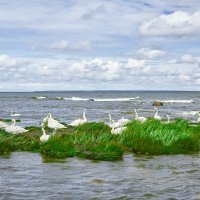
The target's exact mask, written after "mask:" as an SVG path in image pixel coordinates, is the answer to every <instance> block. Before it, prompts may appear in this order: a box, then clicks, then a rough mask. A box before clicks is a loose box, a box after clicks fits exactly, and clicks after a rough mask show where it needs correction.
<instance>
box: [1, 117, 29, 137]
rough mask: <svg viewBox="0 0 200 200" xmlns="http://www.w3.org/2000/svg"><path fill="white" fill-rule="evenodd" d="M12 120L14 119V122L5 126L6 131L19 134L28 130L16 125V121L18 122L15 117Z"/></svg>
mask: <svg viewBox="0 0 200 200" xmlns="http://www.w3.org/2000/svg"><path fill="white" fill-rule="evenodd" d="M12 121H13V124H11V125H9V126H7V127H6V128H5V131H6V132H8V133H12V134H19V133H25V132H27V131H28V130H26V129H24V128H22V127H21V126H15V123H16V120H15V119H13V120H12Z"/></svg>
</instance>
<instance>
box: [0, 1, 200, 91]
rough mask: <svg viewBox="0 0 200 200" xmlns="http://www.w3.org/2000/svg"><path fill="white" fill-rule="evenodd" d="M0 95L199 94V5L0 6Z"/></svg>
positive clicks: (58, 3)
mask: <svg viewBox="0 0 200 200" xmlns="http://www.w3.org/2000/svg"><path fill="white" fill-rule="evenodd" d="M0 10H1V12H0V91H33V90H95V89H98V90H105V89H106V90H199V88H200V87H199V86H200V55H199V52H200V20H199V19H200V3H199V0H192V1H188V0H182V1H174V0H173V1H172V0H166V1H162V0H152V1H147V0H143V1H142V0H136V1H130V0H85V1H83V0H67V1H66V0H56V1H55V0H43V1H39V0H28V1H27V0H19V1H13V0H1V2H0Z"/></svg>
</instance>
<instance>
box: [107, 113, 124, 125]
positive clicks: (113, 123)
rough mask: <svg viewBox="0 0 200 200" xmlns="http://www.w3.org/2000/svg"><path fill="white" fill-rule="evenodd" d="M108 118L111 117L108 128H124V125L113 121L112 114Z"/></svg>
mask: <svg viewBox="0 0 200 200" xmlns="http://www.w3.org/2000/svg"><path fill="white" fill-rule="evenodd" d="M108 116H109V120H110V122H109V124H108V126H109V127H110V128H112V127H113V126H114V128H118V127H121V126H123V125H122V123H120V122H119V121H117V122H115V121H114V120H113V119H112V117H111V114H108Z"/></svg>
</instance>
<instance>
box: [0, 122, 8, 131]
mask: <svg viewBox="0 0 200 200" xmlns="http://www.w3.org/2000/svg"><path fill="white" fill-rule="evenodd" d="M7 126H8V125H7V124H6V123H4V122H1V121H0V129H5V128H6V127H7Z"/></svg>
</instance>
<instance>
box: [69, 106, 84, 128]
mask: <svg viewBox="0 0 200 200" xmlns="http://www.w3.org/2000/svg"><path fill="white" fill-rule="evenodd" d="M86 112H87V110H86V109H84V110H83V118H79V119H75V120H74V121H72V122H71V123H70V124H69V125H70V126H79V125H81V124H85V123H86V122H87V118H86Z"/></svg>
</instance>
